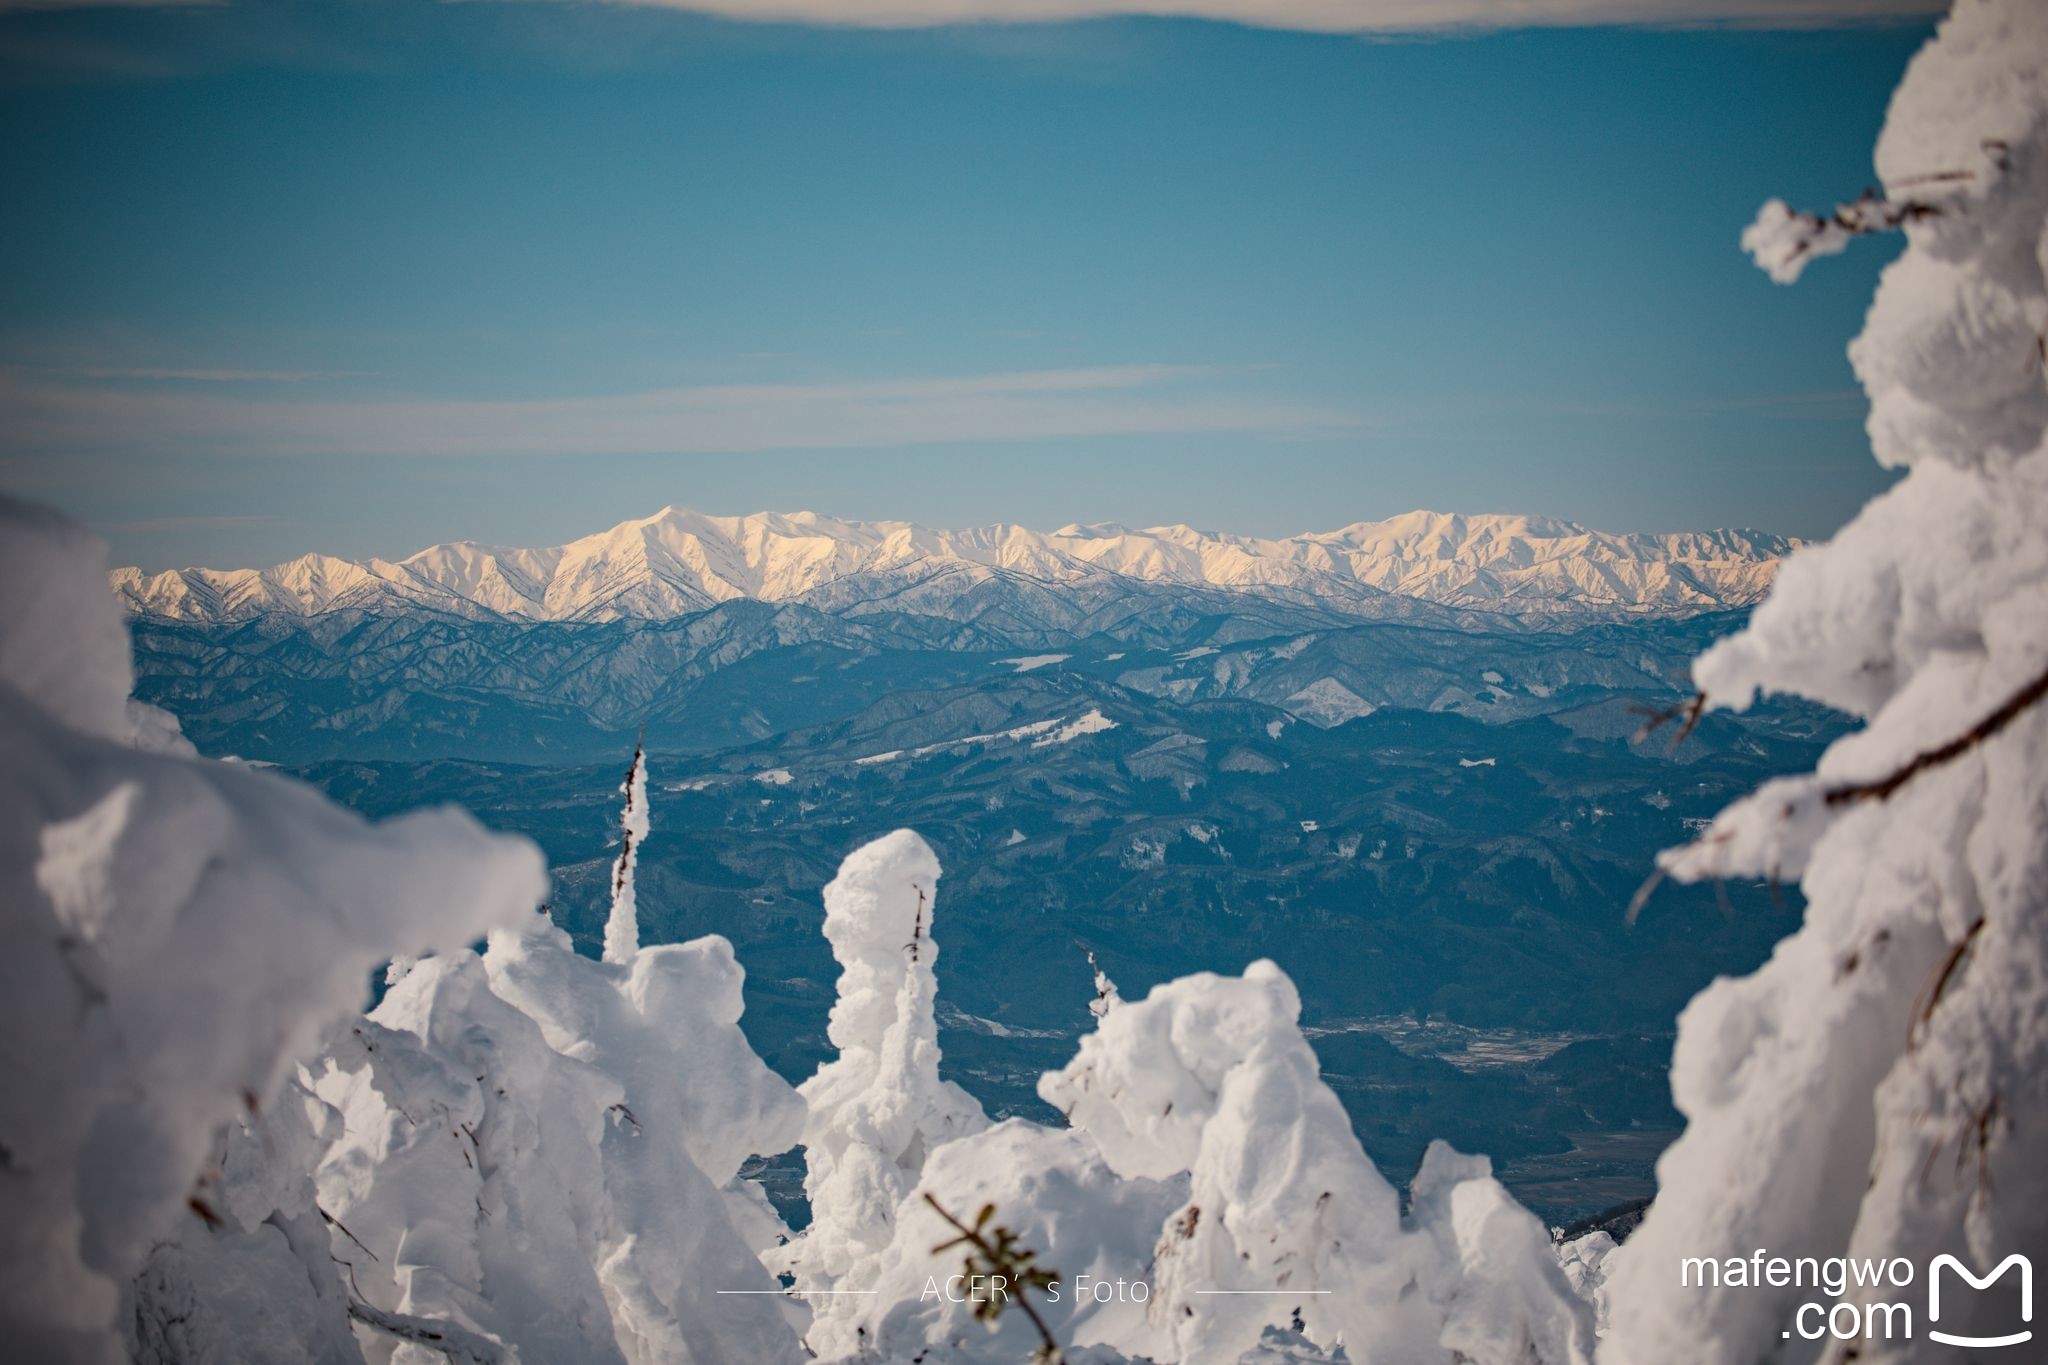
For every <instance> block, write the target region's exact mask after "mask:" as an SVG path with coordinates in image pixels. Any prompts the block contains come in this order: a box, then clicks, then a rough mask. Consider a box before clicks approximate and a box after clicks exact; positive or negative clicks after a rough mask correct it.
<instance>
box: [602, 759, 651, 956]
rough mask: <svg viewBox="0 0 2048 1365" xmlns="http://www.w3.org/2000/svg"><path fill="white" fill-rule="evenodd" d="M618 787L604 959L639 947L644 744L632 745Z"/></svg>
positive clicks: (645, 816)
mask: <svg viewBox="0 0 2048 1365" xmlns="http://www.w3.org/2000/svg"><path fill="white" fill-rule="evenodd" d="M619 790H620V791H621V792H622V793H624V795H625V798H626V803H625V805H624V807H623V808H621V810H620V812H619V856H618V860H617V861H616V862H615V863H613V864H612V912H611V914H610V916H609V917H607V918H606V920H605V922H604V960H605V961H606V962H630V961H632V959H633V954H634V953H635V952H637V951H638V950H639V948H640V893H639V888H638V887H637V886H636V885H635V884H634V883H635V880H636V878H637V876H638V871H639V866H640V845H641V844H642V843H644V842H645V841H646V839H647V831H648V828H649V824H650V821H649V817H648V810H647V746H646V744H645V743H644V742H643V743H639V744H635V745H634V746H633V765H632V766H631V767H630V768H628V769H626V780H625V782H624V783H623V784H622V785H621V786H620V788H619Z"/></svg>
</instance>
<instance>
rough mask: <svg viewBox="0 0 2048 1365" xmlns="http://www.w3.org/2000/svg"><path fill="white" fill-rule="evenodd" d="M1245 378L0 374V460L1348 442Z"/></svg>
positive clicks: (1330, 418)
mask: <svg viewBox="0 0 2048 1365" xmlns="http://www.w3.org/2000/svg"><path fill="white" fill-rule="evenodd" d="M1242 377H1243V372H1242V371H1236V370H1228V371H1226V370H1215V369H1204V368H1199V367H1188V366H1169V365H1126V366H1101V367H1092V368H1080V369H1061V370H1026V371H1013V372H1007V373H998V374H984V375H971V376H943V377H914V378H902V379H884V380H872V381H860V382H849V383H826V384H727V385H708V386H698V387H689V388H667V389H655V390H648V391H643V392H637V393H625V394H612V395H600V396H589V397H585V396H578V397H564V398H493V399H443V398H431V399H409V398H377V397H368V396H364V397H342V398H336V397H324V396H323V397H317V398H314V397H305V398H302V397H299V396H296V395H291V396H280V397H272V396H268V395H265V396H249V395H245V394H226V393H219V394H217V393H212V392H195V391H193V390H191V389H158V388H143V389H138V388H135V387H132V386H116V385H106V386H91V385H82V384H65V383H57V382H51V381H49V380H47V379H44V378H40V377H38V376H36V375H34V374H32V373H29V372H23V371H7V372H0V411H5V413H6V414H7V421H6V423H5V424H4V434H0V454H6V455H12V456H51V455H69V454H95V455H107V454H115V455H183V456H191V455H208V454H214V455H234V456H258V455H366V456H370V455H379V456H405V455H420V456H426V455H435V456H451V455H604V454H663V453H670V454H744V453H749V452H765V451H774V450H832V449H859V448H874V447H890V446H911V445H930V444H936V443H975V442H990V441H1011V440H1044V439H1049V438H1060V437H1088V436H1128V435H1144V434H1175V433H1192V432H1245V433H1252V432H1261V433H1272V434H1289V435H1315V434H1333V433H1337V432H1341V431H1347V430H1355V429H1356V428H1357V427H1358V426H1359V425H1360V421H1359V418H1358V417H1357V416H1356V415H1355V414H1352V413H1346V412H1341V411H1336V410H1333V409H1330V408H1327V407H1320V406H1315V405H1310V404H1305V403H1300V402H1295V401H1291V400H1287V399H1279V398H1268V397H1263V396H1260V395H1258V394H1254V393H1246V392H1243V391H1242V390H1243V385H1242Z"/></svg>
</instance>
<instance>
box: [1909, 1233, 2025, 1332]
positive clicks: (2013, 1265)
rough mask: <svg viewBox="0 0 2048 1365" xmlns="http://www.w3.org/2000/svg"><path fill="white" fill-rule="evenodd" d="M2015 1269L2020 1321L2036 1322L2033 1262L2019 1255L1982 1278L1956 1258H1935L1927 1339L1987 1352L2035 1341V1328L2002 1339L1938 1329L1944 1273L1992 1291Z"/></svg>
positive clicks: (1930, 1273)
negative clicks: (1997, 1347)
mask: <svg viewBox="0 0 2048 1365" xmlns="http://www.w3.org/2000/svg"><path fill="white" fill-rule="evenodd" d="M2015 1269H2016V1270H2018V1272H2019V1277H2020V1321H2021V1322H2032V1321H2033V1320H2034V1263H2033V1262H2032V1261H2029V1260H2028V1259H2027V1258H2026V1257H2024V1256H2022V1255H2020V1254H2019V1253H2018V1252H2014V1253H2013V1254H2012V1255H2010V1256H2008V1257H2006V1258H2005V1259H2004V1260H2002V1261H2000V1262H1999V1263H1998V1265H1997V1267H1996V1268H1995V1269H1993V1270H1992V1272H1991V1273H1990V1274H1988V1275H1985V1276H1983V1277H1981V1278H1979V1277H1978V1276H1976V1275H1974V1274H1972V1273H1971V1272H1970V1268H1969V1267H1968V1266H1966V1265H1964V1264H1963V1263H1962V1262H1961V1261H1959V1260H1957V1259H1956V1258H1955V1257H1953V1256H1949V1255H1941V1256H1937V1257H1935V1258H1934V1261H1933V1263H1932V1264H1931V1265H1929V1266H1928V1267H1927V1336H1928V1338H1929V1340H1932V1341H1939V1342H1941V1343H1942V1344H1944V1345H1947V1346H1977V1347H1985V1348H1988V1347H1992V1346H2017V1345H2019V1344H2020V1343H2021V1342H2024V1341H2031V1340H2032V1339H2033V1336H2034V1333H2033V1330H2032V1329H2031V1328H2026V1329H2022V1330H2021V1331H2018V1332H2011V1333H2008V1334H2007V1335H2005V1336H2002V1337H1962V1336H1955V1335H1953V1334H1951V1333H1948V1332H1944V1331H1942V1330H1941V1329H1940V1328H1938V1327H1936V1326H1935V1325H1934V1324H1935V1323H1937V1322H1939V1321H1941V1272H1942V1271H1943V1270H1953V1271H1955V1273H1956V1274H1958V1275H1960V1276H1962V1278H1963V1279H1965V1280H1967V1281H1968V1282H1969V1284H1970V1287H1971V1288H1972V1289H1989V1288H1990V1287H1991V1286H1992V1285H1993V1284H1995V1283H1997V1282H1998V1281H1999V1280H2000V1279H2003V1278H2004V1276H2005V1272H2006V1271H2008V1270H2015Z"/></svg>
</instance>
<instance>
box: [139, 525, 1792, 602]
mask: <svg viewBox="0 0 2048 1365" xmlns="http://www.w3.org/2000/svg"><path fill="white" fill-rule="evenodd" d="M1796 546H1797V542H1795V541H1792V540H1788V539H1787V538H1785V537H1782V536H1774V535H1767V534H1763V533H1759V532H1753V531H1733V530H1722V531H1701V532H1689V533H1682V534H1676V535H1642V534H1609V533H1604V532H1598V531H1592V530H1589V529H1587V528H1586V527H1583V526H1579V525H1575V524H1573V523H1570V522H1563V521H1554V520H1549V519H1546V518H1540V517H1523V516H1506V515H1476V516H1459V515H1452V514H1445V513H1437V512H1410V513H1406V514H1404V515H1402V516H1398V517H1393V518H1390V519H1388V520H1386V521H1379V522H1358V523H1354V524H1353V525H1350V526H1346V527H1343V528H1341V529H1339V530H1335V531H1326V532H1317V533H1310V534H1304V535H1299V536H1292V537H1286V538H1281V539H1266V538H1260V537H1255V536H1240V535H1229V534H1221V533H1215V532H1206V531H1197V530H1195V529H1193V528H1191V527H1187V526H1159V527H1151V528H1147V529H1144V530H1130V529H1127V528H1125V527H1121V526H1114V525H1107V524H1102V525H1093V526H1078V525H1076V526H1066V527H1062V528H1061V529H1059V530H1057V531H1052V532H1041V531H1033V530H1030V529H1027V528H1025V527H1022V526H1016V525H1011V524H1002V523H999V524H997V525H993V526H987V527H980V528H975V529H971V530H964V531H944V530H935V529H932V528H928V527H923V526H918V525H915V524H913V523H910V522H903V521H850V520H841V519H838V518H834V517H827V516H821V515H818V514H816V513H812V512H797V513H793V514H787V515H785V514H781V513H773V512H763V513H756V514H753V515H750V516H740V517H717V516H706V515H703V514H701V513H697V512H692V511H688V510H685V509H681V508H676V507H665V508H663V509H662V510H661V511H660V512H657V513H656V514H655V515H653V516H651V517H647V518H643V519H640V520H635V521H626V522H621V523H620V524H619V525H617V526H614V527H612V528H611V529H610V530H607V531H602V532H599V533H598V534H596V535H592V536H586V537H584V538H583V539H581V540H575V541H571V542H569V543H568V544H566V545H558V546H552V547H548V548H544V549H516V548H507V547H500V546H486V545H479V544H476V543H474V542H470V541H462V542H456V543H453V544H447V545H437V546H433V547H431V548H429V549H425V550H422V551H420V552H419V553H418V554H415V555H412V556H410V557H408V558H406V559H402V560H397V561H391V560H384V559H369V560H363V561H356V560H347V559H337V558H334V557H331V556H326V555H305V556H302V557H300V558H298V559H294V560H291V561H289V562H287V563H284V564H279V565H276V566H274V567H272V568H269V569H229V570H221V569H196V568H188V569H173V570H166V571H164V572H162V573H157V574H145V573H143V572H142V571H141V570H139V569H134V568H124V569H116V570H115V571H114V572H113V573H112V574H111V575H110V578H111V581H112V584H113V587H114V590H115V592H116V593H117V594H118V595H119V596H120V597H121V599H122V600H123V601H124V602H125V603H126V604H127V606H128V607H129V609H130V610H131V611H133V612H135V613H136V614H138V615H141V616H145V617H154V618H157V619H163V620H175V621H195V622H223V621H240V620H252V619H255V618H259V617H265V616H273V615H287V616H301V617H303V616H315V615H320V614H323V613H327V612H336V611H349V612H371V613H397V614H412V613H421V612H424V613H430V614H434V615H442V616H453V617H461V618H469V619H477V620H505V621H551V622H606V621H619V620H627V621H632V620H643V621H667V620H674V619H677V618H681V617H687V616H690V615H693V614H696V613H699V612H703V611H706V610H709V609H711V608H713V607H716V606H718V605H720V604H722V603H727V602H732V601H735V600H741V599H750V600H757V601H765V602H772V603H789V604H798V605H803V606H809V607H812V608H815V609H817V610H819V611H823V612H826V613H829V614H832V615H837V616H850V617H859V616H866V615H874V614H878V613H902V612H909V613H912V614H917V615H924V616H941V617H944V616H951V615H955V614H956V613H957V612H959V611H960V610H963V609H967V608H969V607H971V609H972V610H974V611H976V612H985V611H986V610H987V609H988V601H989V599H990V597H991V595H996V596H1000V595H1002V594H1004V593H1005V591H1006V590H1007V591H1015V592H1026V593H1031V594H1034V595H1042V594H1043V593H1044V592H1045V591H1046V590H1047V589H1067V588H1073V587H1080V588H1084V589H1086V590H1087V591H1088V592H1089V593H1091V594H1093V595H1095V596H1097V597H1100V596H1104V595H1108V596H1114V595H1115V594H1116V593H1117V592H1118V591H1119V590H1120V589H1121V588H1122V587H1123V586H1125V585H1136V584H1144V585H1151V586H1153V587H1171V588H1181V589H1188V590H1195V591H1200V592H1204V593H1209V592H1217V593H1229V594H1246V595H1250V596H1253V597H1262V598H1271V599H1277V600H1281V601H1288V602H1294V603H1298V604H1302V605H1309V604H1314V605H1316V606H1318V607H1321V608H1324V609H1327V610H1332V611H1335V612H1338V613H1340V614H1342V615H1345V616H1351V617H1358V618H1364V619H1376V620H1388V619H1416V618H1417V616H1418V610H1417V608H1418V607H1419V606H1420V605H1421V604H1428V605H1429V606H1433V607H1435V608H1440V609H1444V611H1445V612H1446V613H1465V612H1485V613H1500V614H1503V615H1507V616H1518V617H1539V618H1548V617H1557V616H1563V617H1568V618H1589V617H1590V618H1596V619H1598V618H1615V617H1626V616H1637V615H1690V614H1693V613H1697V612H1704V611H1716V610H1723V609H1728V608H1736V607H1746V606H1749V605H1752V604H1754V603H1755V602H1756V601H1757V600H1759V599H1760V598H1761V597H1762V596H1763V594H1764V593H1765V591H1766V590H1767V589H1768V588H1769V586H1770V583H1771V580H1772V578H1773V577H1774V576H1775V574H1776V571H1777V566H1778V563H1779V561H1780V560H1781V559H1782V558H1783V557H1784V556H1785V555H1786V554H1787V553H1789V552H1790V551H1791V550H1792V549H1794V548H1796ZM1419 614H1420V615H1421V616H1424V617H1428V616H1432V615H1434V613H1431V612H1429V611H1427V610H1423V611H1421V612H1420V613H1419Z"/></svg>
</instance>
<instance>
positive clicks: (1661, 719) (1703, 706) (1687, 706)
mask: <svg viewBox="0 0 2048 1365" xmlns="http://www.w3.org/2000/svg"><path fill="white" fill-rule="evenodd" d="M1645 709H1647V708H1645ZM1706 710H1707V694H1706V693H1704V692H1695V693H1693V694H1692V696H1690V697H1688V698H1687V699H1686V700H1684V701H1682V702H1679V703H1678V704H1677V705H1675V706H1667V707H1665V708H1663V709H1662V710H1659V711H1650V712H1649V716H1648V719H1646V720H1645V721H1644V722H1643V724H1642V728H1640V729H1638V730H1637V731H1636V732H1635V735H1634V737H1633V742H1634V743H1637V744H1641V743H1642V742H1643V741H1644V740H1646V739H1648V738H1649V737H1650V736H1651V735H1654V734H1656V733H1657V732H1658V731H1659V730H1661V729H1663V728H1664V727H1665V726H1666V725H1669V724H1670V723H1671V722H1672V721H1674V720H1679V719H1681V718H1683V720H1684V724H1682V725H1680V726H1679V727H1678V733H1676V734H1674V735H1673V736H1672V737H1671V747H1672V748H1674V749H1676V748H1677V747H1678V746H1679V745H1681V744H1683V743H1685V741H1686V737H1687V736H1688V735H1690V734H1691V733H1692V731H1693V727H1694V726H1695V725H1698V724H1699V723H1700V717H1701V716H1703V715H1705V714H1706Z"/></svg>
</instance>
